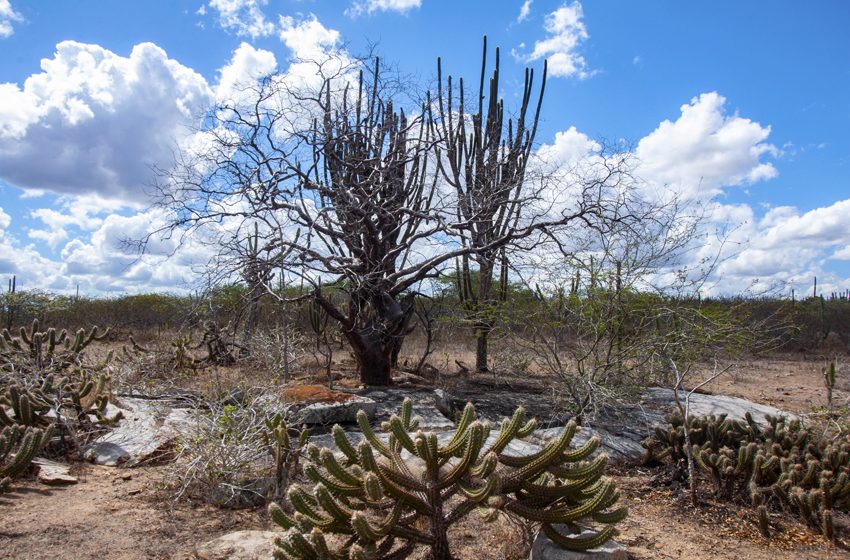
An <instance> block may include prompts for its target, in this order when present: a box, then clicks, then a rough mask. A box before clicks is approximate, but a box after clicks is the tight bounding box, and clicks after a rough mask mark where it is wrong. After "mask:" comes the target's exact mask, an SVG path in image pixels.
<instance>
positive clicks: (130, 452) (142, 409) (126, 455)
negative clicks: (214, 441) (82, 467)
mask: <svg viewBox="0 0 850 560" xmlns="http://www.w3.org/2000/svg"><path fill="white" fill-rule="evenodd" d="M120 405H121V406H120V407H117V408H114V407H113V406H112V405H110V407H109V410H108V411H107V412H108V414H110V415H112V414H113V413H114V412H116V411H117V410H120V411H121V412H122V413H123V415H124V417H123V419H122V420H121V421H120V422H119V423H118V425H117V426H116V427H115V428H114V429H113V430H112V431H110V432H108V433H106V434H104V435H102V436H100V437H99V438H98V439H96V440H95V441H94V442H92V443H91V444H89V445H88V446H86V448H85V449H84V454H85V457H86V459H88V460H89V461H91V462H93V463H96V464H98V465H106V466H113V467H115V466H125V467H133V466H136V465H140V464H142V463H150V462H154V461H157V460H159V459H161V458H164V457H165V456H167V454H168V452H169V451H170V450H171V449H172V447H173V444H174V442H175V440H176V439H177V437H178V435H179V434H180V431H181V430H185V429H186V427H188V426H189V425H190V424H191V411H190V410H189V409H185V408H170V407H168V406H164V405H160V404H159V403H157V402H156V401H151V400H146V399H136V398H123V399H121V401H120ZM113 408H114V409H113Z"/></svg>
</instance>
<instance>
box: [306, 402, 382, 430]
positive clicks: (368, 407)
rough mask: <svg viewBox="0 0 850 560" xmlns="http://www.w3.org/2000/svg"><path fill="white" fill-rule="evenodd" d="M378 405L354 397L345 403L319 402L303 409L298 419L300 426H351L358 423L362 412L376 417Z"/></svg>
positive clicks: (370, 416)
mask: <svg viewBox="0 0 850 560" xmlns="http://www.w3.org/2000/svg"><path fill="white" fill-rule="evenodd" d="M377 407H378V404H377V403H376V402H375V401H373V400H372V399H370V398H369V397H362V396H359V395H352V396H351V398H349V399H348V400H345V401H343V402H330V403H328V402H317V403H313V404H308V405H307V406H305V407H304V408H302V409H301V410H300V411H299V412H298V414H297V416H296V418H297V423H299V424H323V425H331V424H349V423H352V422H356V421H357V412H358V411H360V410H362V411H363V412H365V413H366V416H368V417H369V418H370V419H371V418H374V417H375V410H376V409H377Z"/></svg>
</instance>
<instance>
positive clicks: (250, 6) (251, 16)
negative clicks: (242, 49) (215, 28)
mask: <svg viewBox="0 0 850 560" xmlns="http://www.w3.org/2000/svg"><path fill="white" fill-rule="evenodd" d="M267 3H268V0H210V3H209V7H210V8H212V9H214V10H216V11H217V12H218V23H219V25H220V26H221V28H222V29H224V30H226V31H232V32H234V33H236V34H237V35H239V36H245V35H247V36H250V37H251V38H252V39H256V38H257V37H265V36H267V35H271V34H272V33H274V32H275V26H274V23H272V22H270V21H268V20H267V19H266V16H265V14H264V13H263V9H262V6H265V5H266V4H267ZM202 8H203V6H202ZM204 12H206V10H204ZM199 13H200V10H199ZM201 15H203V14H201Z"/></svg>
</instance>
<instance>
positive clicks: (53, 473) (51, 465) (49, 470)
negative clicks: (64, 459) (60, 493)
mask: <svg viewBox="0 0 850 560" xmlns="http://www.w3.org/2000/svg"><path fill="white" fill-rule="evenodd" d="M32 464H33V465H36V466H37V467H38V481H39V482H41V483H42V484H47V485H48V486H65V485H68V484H76V483H77V482H79V481H78V480H77V477H75V476H72V475H71V465H67V464H65V463H57V462H55V461H51V460H49V459H43V458H41V457H36V458H35V459H33V461H32Z"/></svg>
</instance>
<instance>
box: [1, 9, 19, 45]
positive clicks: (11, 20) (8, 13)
mask: <svg viewBox="0 0 850 560" xmlns="http://www.w3.org/2000/svg"><path fill="white" fill-rule="evenodd" d="M23 19H24V18H23V17H22V16H21V14H19V13H18V12H16V11H15V10H14V9H13V8H12V4H11V2H9V0H0V39H5V38H6V37H11V36H12V34H13V33H14V32H15V28H14V24H15V23H16V22H20V21H23Z"/></svg>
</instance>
